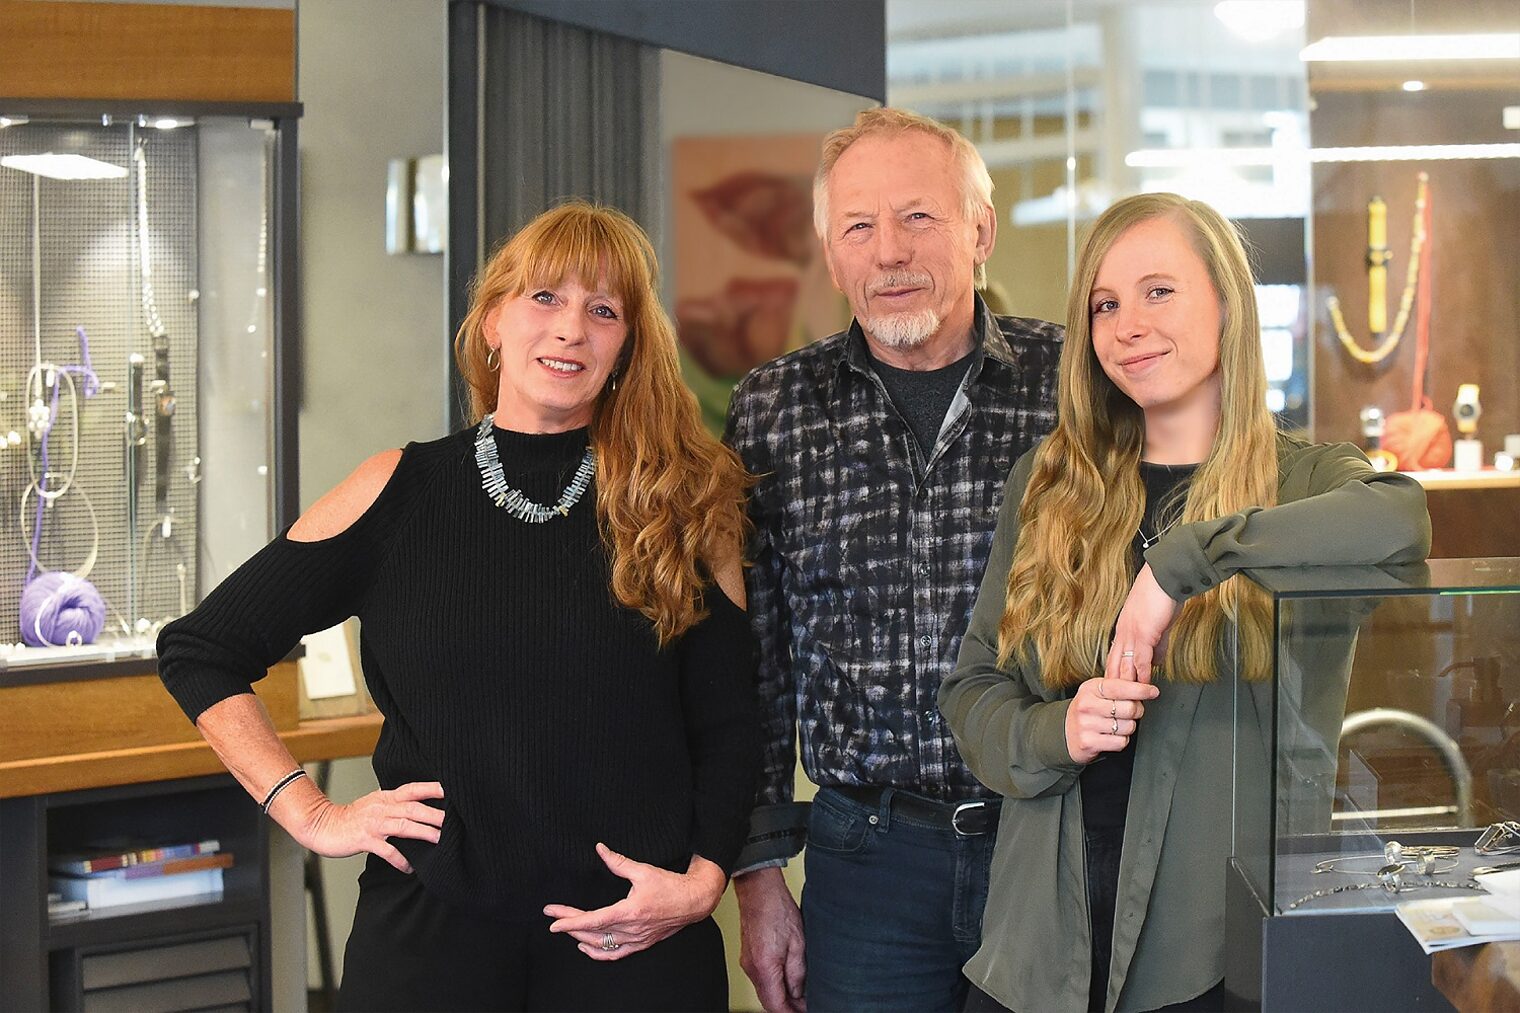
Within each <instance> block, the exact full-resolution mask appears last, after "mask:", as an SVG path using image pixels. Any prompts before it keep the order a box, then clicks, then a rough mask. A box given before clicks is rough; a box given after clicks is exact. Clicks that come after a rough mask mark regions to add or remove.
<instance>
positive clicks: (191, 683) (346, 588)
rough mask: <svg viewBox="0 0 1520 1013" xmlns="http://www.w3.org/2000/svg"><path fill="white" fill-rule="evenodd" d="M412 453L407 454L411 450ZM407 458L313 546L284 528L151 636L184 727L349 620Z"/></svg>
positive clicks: (385, 530)
mask: <svg viewBox="0 0 1520 1013" xmlns="http://www.w3.org/2000/svg"><path fill="white" fill-rule="evenodd" d="M408 450H410V448H408ZM406 467H407V454H406V453H403V455H402V460H401V463H399V464H398V465H397V466H396V470H395V472H394V473H393V474H392V475H391V477H390V480H389V482H388V483H387V484H386V486H385V488H384V489H383V490H382V491H381V493H380V495H379V497H378V498H377V499H376V500H375V502H374V503H372V504H371V505H370V507H369V509H368V510H366V511H365V512H364V514H362V515H361V516H360V517H359V519H358V520H356V521H354V523H353V524H351V525H350V526H349V527H348V528H346V529H345V530H343V531H341V532H339V533H338V534H336V535H334V536H332V537H331V538H325V539H322V540H320V541H315V542H301V541H295V540H293V539H291V538H290V529H289V528H286V529H285V530H284V531H282V532H281V533H280V534H279V535H278V536H276V537H275V539H274V541H272V542H270V543H269V544H268V545H266V546H264V548H262V549H260V550H259V551H258V552H256V553H255V554H254V555H253V556H252V557H251V558H250V559H249V560H248V561H247V562H245V563H244V564H243V565H242V566H240V567H238V568H237V569H236V570H234V571H233V572H232V573H231V574H229V575H228V576H227V578H226V579H225V580H223V581H222V582H221V583H220V584H218V585H217V586H216V588H215V589H214V590H212V592H211V593H210V594H208V595H207V596H206V598H205V600H204V601H202V602H201V604H200V605H198V606H196V608H195V609H194V610H192V611H191V612H190V613H189V614H187V615H185V616H182V617H181V618H179V619H176V620H175V621H174V622H172V623H169V624H168V625H167V626H165V627H164V628H163V630H162V631H160V633H159V635H158V674H159V678H160V679H162V680H163V683H164V686H165V688H166V689H168V691H169V693H170V695H171V696H173V697H174V700H175V702H176V703H178V704H179V706H180V709H181V710H183V711H184V712H185V716H186V717H188V718H189V719H190V720H191V721H195V720H196V719H197V718H199V717H200V715H201V713H202V712H203V711H205V710H206V709H207V708H208V707H210V706H212V705H213V704H216V703H219V702H220V701H222V700H225V699H226V698H227V697H230V696H236V695H238V694H240V693H249V692H252V684H253V683H254V682H257V681H258V680H259V679H262V678H264V676H265V675H266V674H268V670H269V667H270V666H271V665H273V664H274V663H275V662H277V661H279V660H280V659H281V658H284V657H286V656H287V655H289V653H290V652H291V651H292V650H294V649H295V646H296V645H297V644H298V643H299V642H300V640H301V638H302V637H303V636H305V635H306V634H308V633H315V632H316V631H318V630H325V629H327V628H328V627H330V626H333V625H336V624H337V623H340V622H342V621H343V620H345V619H347V618H348V617H350V616H352V615H355V614H356V613H357V612H358V610H359V608H360V606H361V603H362V602H363V600H364V595H365V593H366V592H367V591H368V589H369V585H370V580H371V577H372V576H373V574H374V573H375V571H376V568H377V566H378V563H379V560H380V559H381V557H382V556H383V555H384V550H385V547H386V544H387V539H388V537H389V533H390V532H392V531H394V530H395V527H396V525H395V523H394V521H395V519H396V514H397V511H398V508H399V505H400V504H399V500H400V495H399V491H398V487H399V486H401V484H402V481H401V476H402V472H403V469H405V468H406Z"/></svg>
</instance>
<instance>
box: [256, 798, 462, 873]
mask: <svg viewBox="0 0 1520 1013" xmlns="http://www.w3.org/2000/svg"><path fill="white" fill-rule="evenodd" d="M292 787H294V785H292ZM284 794H286V795H288V794H290V792H289V791H286V792H285V793H284ZM312 795H314V796H315V797H314V798H311V799H304V800H303V799H292V800H291V802H292V803H293V804H302V803H304V804H305V806H306V811H305V812H304V814H301V815H300V816H299V818H298V819H297V820H296V821H293V822H294V827H293V828H292V825H291V823H287V822H286V821H285V820H281V821H280V823H281V825H282V826H285V827H286V829H288V830H290V834H291V836H292V837H294V838H295V839H296V841H297V842H299V843H300V844H301V845H302V846H303V847H305V848H307V849H309V850H311V851H314V852H316V853H317V854H319V855H323V856H325V857H327V858H347V857H348V856H350V855H357V854H359V853H361V852H365V851H367V852H369V853H370V854H373V855H378V856H379V857H381V858H383V859H385V860H386V861H387V862H389V863H390V864H391V865H394V866H395V867H396V868H397V869H400V870H401V871H402V872H408V873H409V872H411V871H412V866H411V863H410V862H408V861H407V860H406V858H405V857H404V856H403V855H402V854H401V852H399V851H397V850H396V846H395V845H393V844H391V843H390V841H389V840H388V839H387V838H391V837H410V838H413V839H415V840H419V841H427V842H428V843H430V844H437V843H438V837H439V828H440V827H442V826H443V810H442V809H435V808H434V807H433V806H430V805H427V804H425V803H424V802H423V801H422V800H423V799H427V798H443V785H441V784H439V783H438V782H437V781H412V782H410V783H408V784H403V785H401V786H400V787H399V788H396V789H394V790H392V791H384V790H381V791H372V792H370V793H369V794H368V795H362V796H360V797H359V798H356V799H354V800H353V801H352V802H349V803H348V804H346V805H341V804H339V803H337V802H334V801H332V800H331V799H329V798H327V797H326V796H325V795H322V793H321V792H315V791H314V792H312ZM282 801H284V798H283V797H282V798H280V799H277V800H276V805H278V804H279V802H282Z"/></svg>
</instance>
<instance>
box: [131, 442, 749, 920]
mask: <svg viewBox="0 0 1520 1013" xmlns="http://www.w3.org/2000/svg"><path fill="white" fill-rule="evenodd" d="M473 437H474V433H473V430H471V431H466V432H461V433H456V434H455V435H453V436H450V437H446V438H444V439H441V440H436V441H433V442H430V443H421V444H418V443H414V444H411V445H409V446H408V447H407V448H406V450H405V452H404V453H403V454H402V456H401V460H400V463H399V464H398V465H397V467H396V470H395V473H394V475H392V477H391V479H390V481H389V482H388V484H387V485H386V486H385V489H384V490H383V491H382V492H381V493H380V495H379V497H378V499H377V500H376V501H375V503H374V504H373V505H372V506H371V507H370V508H369V509H368V510H367V511H366V512H365V513H364V515H363V516H362V517H360V518H359V519H358V520H357V521H356V522H354V524H353V525H352V526H350V527H349V528H348V529H347V530H345V531H343V532H342V533H340V534H338V535H335V536H334V537H332V538H328V539H325V540H322V541H318V542H296V541H292V540H290V539H289V538H288V537H286V535H285V534H281V535H280V537H278V538H276V539H275V540H274V541H273V542H271V543H270V544H269V545H268V546H266V547H265V548H264V549H262V550H261V551H260V552H259V553H258V554H256V555H255V556H254V557H253V558H252V559H250V560H249V561H248V562H247V563H245V564H244V565H243V566H242V567H241V568H239V569H238V570H237V571H236V572H235V573H233V574H232V575H231V576H229V577H228V578H227V579H226V580H225V581H223V583H222V584H221V585H220V586H219V587H217V588H216V590H214V591H213V592H212V593H211V594H210V595H208V596H207V598H206V600H205V602H204V603H202V604H201V606H200V607H199V608H197V609H196V610H195V611H193V612H191V613H190V614H189V615H187V616H185V617H184V618H182V619H180V620H178V621H176V622H174V623H171V624H169V625H168V626H166V627H165V628H164V630H163V633H162V634H161V635H160V637H159V641H158V653H159V672H160V675H161V676H162V678H163V680H164V684H165V685H166V686H167V687H168V689H169V692H170V693H172V694H173V695H174V698H175V699H176V701H178V703H179V705H180V707H181V708H182V709H183V710H184V711H185V713H186V714H187V715H188V716H189V717H190V718H191V720H194V719H195V718H196V717H197V716H199V715H200V713H201V712H202V711H203V710H205V709H206V708H207V707H209V706H211V705H212V704H214V703H216V702H217V701H219V700H222V699H224V698H226V697H228V696H231V695H234V694H237V693H247V692H249V691H250V690H249V683H251V682H253V681H254V680H256V679H259V678H262V677H263V675H264V674H265V672H266V670H267V668H268V667H269V666H270V665H271V664H273V663H274V662H275V661H277V660H279V659H280V658H282V657H284V656H285V655H286V654H287V653H288V652H289V651H290V650H291V649H292V648H293V647H294V646H295V645H296V643H297V642H298V640H299V639H300V637H301V636H303V635H305V634H307V633H310V632H312V631H315V630H321V629H325V628H327V627H329V626H332V625H333V624H335V623H337V622H340V621H342V620H343V619H344V618H346V617H348V616H358V617H359V618H360V620H361V622H362V624H363V637H362V651H361V654H362V663H363V668H364V677H365V680H366V682H367V683H368V685H369V689H370V693H371V694H372V695H373V696H374V698H375V703H376V705H377V706H378V707H379V709H380V711H381V713H382V714H383V715H384V716H385V723H384V726H383V728H382V729H381V732H380V741H379V744H378V745H377V746H376V748H375V755H374V767H375V773H376V775H377V777H378V778H379V782H380V786H381V787H382V788H395V787H397V786H398V785H401V784H404V783H406V782H408V781H440V782H442V784H443V788H444V793H445V795H446V796H447V797H446V798H445V799H443V800H442V801H441V802H440V803H438V804H439V805H441V807H442V808H443V809H444V810H445V811H446V812H447V816H446V817H445V819H444V822H443V830H442V839H441V840H440V841H439V842H438V844H437V845H433V844H429V843H426V842H422V841H416V840H403V839H401V838H393V839H392V843H394V844H396V846H397V847H398V848H400V850H401V851H402V853H403V854H405V855H406V857H407V859H408V860H409V861H410V862H411V863H412V866H413V868H414V869H416V871H417V874H418V875H419V876H420V877H421V880H422V882H423V884H424V885H425V886H426V887H427V888H428V889H430V890H431V891H433V892H434V893H435V894H436V895H438V896H440V897H442V898H444V899H445V900H449V901H453V902H455V903H459V904H464V905H468V906H472V907H477V908H486V909H489V910H492V911H494V912H496V913H499V914H502V915H507V916H512V917H542V916H541V915H540V914H539V912H540V910H541V908H542V907H543V905H544V904H546V903H563V904H571V905H574V906H577V907H581V908H588V909H589V908H594V907H599V906H602V905H604V904H608V903H612V902H614V901H616V900H618V899H620V898H621V897H623V896H625V895H626V894H627V892H628V883H627V882H626V881H624V880H621V879H619V878H617V877H615V876H613V875H612V874H611V873H610V872H608V871H607V870H606V868H605V866H604V865H603V864H602V862H601V860H600V859H599V858H598V857H597V855H596V852H595V849H594V845H595V844H596V843H597V842H598V841H601V842H604V843H606V844H607V845H608V846H609V847H611V848H612V849H613V850H614V851H619V852H621V853H623V854H625V855H627V856H629V857H631V858H634V859H636V860H638V861H641V862H648V863H651V864H654V865H658V866H662V867H664V868H667V869H671V870H675V871H682V872H684V871H685V869H686V866H687V864H688V862H689V860H690V858H691V856H692V855H693V854H696V855H701V856H702V857H704V858H707V859H709V860H711V861H713V862H715V863H717V864H718V865H719V866H721V867H722V868H723V869H724V870H725V871H729V870H730V868H731V865H732V862H733V860H734V858H735V856H736V855H737V854H738V851H739V847H740V845H741V844H742V843H743V839H744V835H745V830H746V825H747V818H748V813H749V807H750V804H751V803H752V802H753V801H754V791H755V784H756V778H757V776H758V770H759V739H758V721H757V718H756V713H755V706H754V688H753V682H754V667H755V645H754V640H753V638H752V635H751V633H750V630H749V624H748V622H747V619H746V616H745V614H744V613H743V611H741V610H740V609H739V608H738V607H737V606H735V605H734V604H733V603H732V602H730V601H729V600H728V598H727V597H725V596H724V594H723V593H722V591H721V590H719V589H718V588H717V587H716V586H715V585H713V586H709V587H708V589H707V591H706V594H705V599H706V606H707V608H708V610H709V613H710V614H709V616H708V618H707V619H705V620H704V621H703V622H701V623H699V624H698V625H697V626H695V627H693V628H692V629H691V630H689V631H688V632H687V633H686V634H685V635H684V636H683V637H681V638H680V639H679V640H678V641H676V642H674V643H672V644H670V645H668V646H667V647H666V648H665V649H664V650H661V649H659V646H658V643H657V641H656V638H655V635H654V632H653V629H652V626H651V624H650V622H649V620H647V619H646V618H644V617H643V616H642V615H640V614H639V613H638V612H635V611H633V610H630V609H627V608H624V607H622V606H620V605H619V604H618V603H617V602H616V600H615V599H614V598H613V597H612V595H611V593H610V591H609V590H608V586H607V584H608V560H607V556H606V552H605V550H604V548H603V546H602V542H601V539H600V536H599V534H598V530H597V523H596V509H595V496H596V485H595V483H594V482H593V483H592V486H591V488H590V489H589V490H588V491H587V492H586V494H585V496H584V497H583V498H582V499H581V501H580V502H579V503H578V504H577V505H576V506H575V507H573V508H572V509H571V510H570V512H569V515H568V516H567V517H564V518H556V519H554V520H551V521H549V522H548V523H546V524H527V523H524V522H522V521H519V520H517V519H516V518H514V517H512V516H511V515H510V514H508V513H507V512H506V511H504V510H501V509H499V508H497V507H496V506H495V505H494V504H493V503H492V502H491V501H490V499H489V498H488V497H487V496H486V494H485V492H484V491H483V490H482V488H481V480H480V472H479V469H478V467H477V466H476V463H475V460H474V439H473ZM496 440H497V448H498V451H499V453H500V457H501V461H502V466H503V470H504V472H505V473H506V477H507V480H508V483H509V484H510V485H512V486H513V487H515V488H518V489H521V490H522V491H523V492H524V493H526V494H527V495H528V497H529V498H531V499H534V500H536V501H538V502H540V503H553V502H555V500H556V499H557V498H558V497H559V495H560V493H561V491H562V490H563V489H564V488H565V487H566V485H567V484H568V483H569V481H570V478H571V477H572V475H573V474H574V472H575V469H576V467H577V465H578V464H579V463H580V459H581V456H582V453H583V452H584V450H585V447H586V440H587V436H586V431H585V430H584V429H582V430H575V431H572V432H569V433H560V434H553V435H542V436H530V435H524V434H520V433H512V432H506V431H503V430H500V429H498V430H496Z"/></svg>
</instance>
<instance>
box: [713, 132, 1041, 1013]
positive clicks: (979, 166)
mask: <svg viewBox="0 0 1520 1013" xmlns="http://www.w3.org/2000/svg"><path fill="white" fill-rule="evenodd" d="M813 194H814V224H815V226H816V228H817V231H818V235H819V238H820V239H821V240H822V242H823V250H824V256H825V259H826V261H827V263H828V268H829V273H830V275H831V276H832V278H833V280H834V284H835V285H836V286H837V287H838V288H839V290H840V291H841V292H843V293H844V295H845V298H846V299H847V300H848V301H849V304H850V308H851V310H852V311H853V312H854V316H855V320H854V322H853V323H852V324H851V326H850V328H849V329H848V330H846V331H843V332H841V333H839V334H836V335H834V336H832V337H830V338H826V339H824V340H822V341H819V342H816V343H815V344H812V345H810V346H808V347H806V348H804V349H801V350H800V351H797V352H793V353H791V354H789V355H786V356H783V357H782V358H780V359H777V360H775V361H774V362H770V363H768V364H766V365H764V366H761V367H760V368H758V369H756V370H755V371H753V372H752V373H750V374H749V376H747V377H746V378H745V379H744V381H743V383H741V384H740V385H739V388H738V389H737V390H736V391H735V393H734V398H733V403H732V405H731V407H730V411H729V419H728V434H727V439H728V441H729V443H730V444H731V445H732V446H733V447H734V448H735V449H736V450H738V452H739V453H740V455H741V456H742V457H743V458H744V463H745V464H746V465H747V466H748V467H749V469H750V470H751V471H753V472H755V473H756V474H758V475H760V476H761V478H760V482H759V484H758V485H757V486H756V488H755V491H754V495H753V499H752V515H753V518H754V521H755V526H756V542H757V544H756V546H755V554H754V566H753V567H752V568H751V569H750V571H749V573H748V582H749V596H750V604H749V607H750V614H751V617H752V622H753V623H754V626H755V629H756V631H757V632H758V634H759V636H760V641H761V650H762V660H761V672H760V695H761V699H762V704H763V708H764V721H765V737H766V741H767V750H766V772H765V779H764V781H763V785H762V788H761V792H760V798H759V800H758V805H757V808H756V810H755V813H754V816H753V819H752V821H751V838H750V845H749V847H748V848H747V849H746V854H745V856H744V857H743V858H741V866H740V867H741V869H743V870H744V871H743V872H742V873H741V874H740V876H739V877H738V878H737V880H736V881H735V888H736V890H737V891H738V895H739V906H740V914H741V928H742V932H743V955H742V961H743V964H744V968H745V971H746V972H747V973H748V974H749V976H750V978H751V979H752V980H753V981H754V982H755V987H756V988H757V990H758V991H759V994H760V998H761V1001H762V1002H763V1003H764V1004H765V1006H766V1008H767V1009H770V1010H773V1011H774V1010H782V1009H791V1010H801V1009H804V1008H805V1007H807V1006H811V1007H812V1008H813V1010H814V1011H815V1013H821V1011H826V1010H836V1009H851V1010H865V1009H911V1010H958V1009H960V1005H961V1002H962V1000H963V999H964V997H965V990H966V982H965V979H964V978H963V977H962V975H961V973H960V967H961V965H962V964H963V963H964V962H965V961H966V960H967V959H968V958H969V957H970V956H971V954H972V953H973V952H975V950H976V947H977V943H978V941H979V938H980V933H981V921H982V907H983V904H984V902H985V899H986V893H987V870H988V863H989V859H990V858H991V855H992V844H993V836H994V833H995V831H996V828H997V813H998V799H997V798H996V797H993V796H990V795H989V793H988V792H987V790H986V789H985V788H983V787H982V786H981V785H980V784H978V783H977V780H976V778H975V777H974V776H973V775H972V774H971V772H970V770H968V769H967V768H966V765H965V763H964V762H962V760H961V758H960V756H959V755H958V754H957V752H956V748H955V744H954V741H953V740H952V738H951V734H950V731H949V730H948V729H947V728H946V727H945V723H944V721H943V719H942V718H941V717H940V714H939V712H938V710H936V708H935V703H934V701H935V694H936V692H937V691H938V689H939V685H940V682H941V680H942V679H943V678H944V677H945V676H946V675H948V674H949V673H950V671H951V670H952V668H953V667H954V664H955V658H956V654H957V652H958V650H959V649H960V642H961V638H962V636H963V634H964V633H965V630H966V624H967V622H968V621H969V618H970V614H971V607H972V604H973V601H974V598H975V596H976V591H977V587H978V583H979V581H980V579H981V575H982V569H983V567H984V565H985V564H986V560H987V551H988V546H989V544H990V542H991V539H992V529H993V525H994V522H995V520H996V517H997V511H998V507H999V505H1000V502H1001V498H1002V493H1003V483H1004V480H1005V479H1006V477H1007V475H1008V471H1009V468H1010V466H1011V465H1012V463H1013V461H1014V460H1015V459H1016V458H1017V457H1018V456H1019V455H1020V454H1021V453H1023V452H1024V451H1025V450H1027V449H1028V448H1029V447H1030V446H1032V445H1033V444H1034V443H1035V441H1036V440H1038V439H1039V438H1040V437H1041V436H1043V435H1044V434H1045V433H1047V432H1048V431H1049V430H1050V429H1051V428H1052V426H1053V425H1054V423H1055V418H1054V404H1055V385H1056V362H1057V358H1058V352H1059V347H1060V341H1061V329H1060V328H1059V327H1057V326H1055V325H1054V324H1049V323H1045V322H1043V321H1037V320H1027V319H1021V318H1016V317H995V316H993V315H992V313H991V312H989V311H988V309H987V307H986V306H985V305H984V304H983V302H982V300H981V299H980V298H979V297H978V296H977V294H976V284H977V282H978V280H979V279H980V278H981V276H982V275H983V273H984V271H985V268H984V266H983V265H984V264H985V262H986V260H987V257H988V255H990V254H991V252H992V248H993V242H994V239H995V238H996V234H997V219H996V216H995V213H994V211H993V206H992V180H991V177H990V176H989V175H988V173H987V167H986V165H985V164H984V163H983V162H982V159H981V156H980V155H979V154H978V153H977V151H976V149H975V148H974V147H973V146H972V145H971V143H970V142H969V141H967V140H966V139H965V138H964V137H962V136H960V135H959V134H957V133H956V132H955V131H953V130H951V129H949V128H947V127H944V126H942V125H941V124H939V123H936V122H935V121H933V120H930V119H927V118H925V117H922V116H917V115H915V114H912V113H908V112H903V111H901V110H896V109H873V110H868V111H866V112H863V113H861V114H860V116H859V117H858V118H857V119H856V121H855V124H854V126H852V127H849V128H847V129H844V130H839V131H835V132H834V133H832V134H830V135H829V137H828V138H827V140H825V141H824V146H823V157H822V160H821V163H820V165H819V168H818V174H817V177H816V178H815V180H814V190H813ZM799 727H800V739H801V746H802V761H803V766H804V768H805V769H806V771H807V774H808V776H809V777H810V778H811V779H812V780H813V781H814V783H816V784H817V785H818V786H819V791H818V794H817V797H816V799H815V801H814V802H813V805H812V806H811V811H810V812H809V811H808V809H807V808H806V807H803V806H799V805H794V804H793V803H792V801H791V798H792V776H793V774H792V772H793V768H794V766H795V763H796V759H795V757H796V747H797V741H798V738H799ZM804 836H805V838H806V843H807V854H806V866H805V868H806V877H807V883H806V886H805V887H804V890H803V900H802V909H801V911H800V912H799V910H798V908H797V905H796V904H795V903H794V902H793V900H792V896H791V894H790V892H789V891H788V889H787V886H786V882H785V880H784V879H783V877H782V873H781V869H780V868H779V867H778V866H780V865H781V864H784V861H785V859H787V858H789V857H791V856H792V855H795V854H796V852H797V851H798V850H799V849H800V848H801V846H802V844H803V839H804ZM804 926H805V927H806V931H805V933H804ZM804 939H805V940H806V943H805V945H804Z"/></svg>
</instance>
